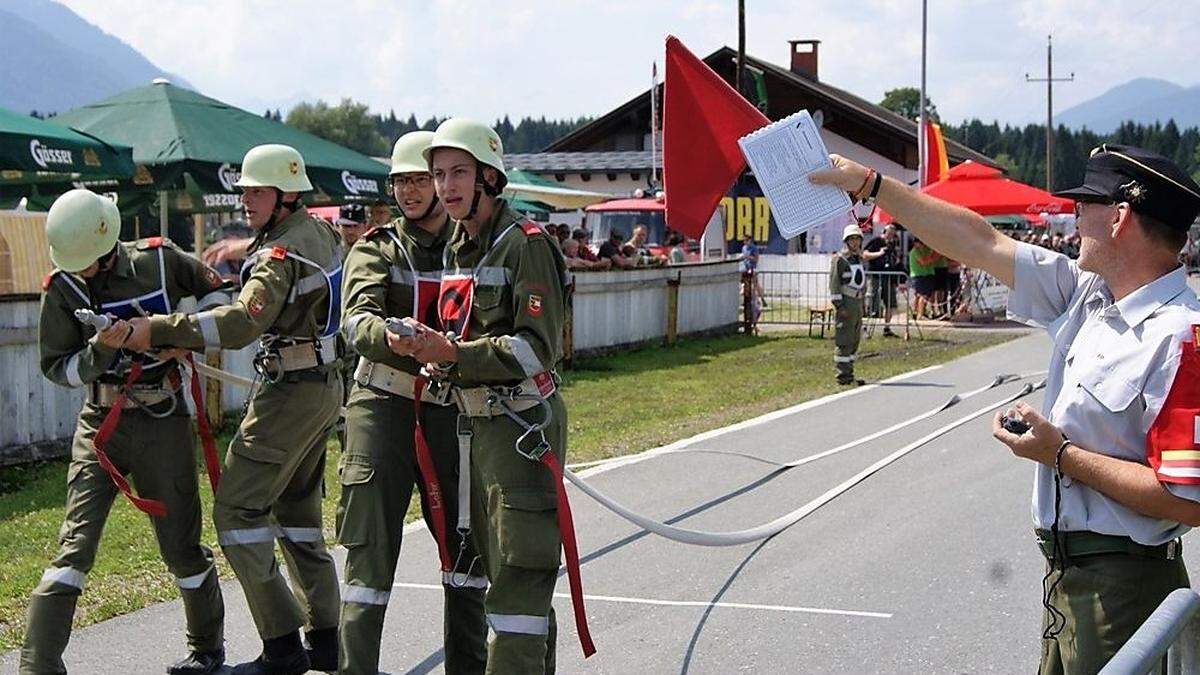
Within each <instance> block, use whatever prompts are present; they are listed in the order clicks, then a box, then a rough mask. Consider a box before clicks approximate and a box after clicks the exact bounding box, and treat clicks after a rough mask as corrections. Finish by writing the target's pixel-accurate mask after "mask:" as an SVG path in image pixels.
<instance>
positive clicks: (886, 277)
mask: <svg viewBox="0 0 1200 675" xmlns="http://www.w3.org/2000/svg"><path fill="white" fill-rule="evenodd" d="M755 278H756V283H758V284H759V285H760V286H761V290H762V296H763V299H764V300H765V305H764V307H763V308H762V313H761V315H760V316H759V319H758V323H759V324H760V325H771V324H775V325H797V326H805V325H807V326H808V327H809V332H810V333H813V334H817V333H820V334H821V335H824V334H825V331H830V332H832V329H833V324H834V315H833V305H832V303H831V302H830V300H829V273H828V272H816V271H773V270H759V271H758V272H756V273H755ZM886 284H894V285H895V290H896V307H895V308H894V309H893V311H892V327H893V330H897V331H899V330H901V329H903V330H904V334H905V335H906V336H907V335H908V331H909V329H910V327H911V326H914V325H915V323H913V322H912V321H911V317H910V315H911V312H910V307H912V304H913V292H912V288H911V287H910V286H909V284H908V275H907V274H905V273H903V272H868V273H867V285H866V288H865V289H864V291H865V293H866V295H865V298H864V300H865V303H864V310H865V314H864V317H863V322H864V324H865V326H866V329H867V333H868V334H869V335H873V334H874V331H875V330H876V328H879V327H881V326H882V325H883V314H884V312H883V309H884V308H883V293H884V288H885V285H886Z"/></svg>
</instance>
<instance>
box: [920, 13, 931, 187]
mask: <svg viewBox="0 0 1200 675" xmlns="http://www.w3.org/2000/svg"><path fill="white" fill-rule="evenodd" d="M928 19H929V2H928V0H921V101H920V105H921V109H920V117H919V120H920V121H919V122H918V124H917V187H925V164H926V163H927V162H928V161H929V148H928V147H927V144H926V143H925V124H926V122H927V120H926V119H925V39H926V36H927V35H928V25H929V21H928Z"/></svg>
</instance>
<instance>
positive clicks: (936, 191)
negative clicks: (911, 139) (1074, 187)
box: [876, 160, 1075, 223]
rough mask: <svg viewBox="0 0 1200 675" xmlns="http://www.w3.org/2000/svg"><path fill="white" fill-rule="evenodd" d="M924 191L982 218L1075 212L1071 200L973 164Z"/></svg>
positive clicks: (882, 218) (882, 216) (884, 219)
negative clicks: (969, 210)
mask: <svg viewBox="0 0 1200 675" xmlns="http://www.w3.org/2000/svg"><path fill="white" fill-rule="evenodd" d="M921 191H922V192H924V193H925V194H927V195H929V196H931V197H937V198H938V199H941V200H943V201H947V202H950V203H951V204H958V205H959V206H965V207H967V208H968V209H971V210H972V211H974V212H975V213H978V214H980V215H983V216H999V215H1015V214H1029V215H1037V214H1042V213H1051V214H1053V213H1070V212H1071V211H1072V210H1073V209H1074V208H1075V202H1073V201H1071V200H1070V199H1063V198H1062V197H1055V196H1054V195H1052V194H1050V193H1049V192H1046V191H1045V190H1039V189H1038V188H1035V187H1033V186H1032V185H1026V184H1024V183H1021V182H1019V181H1015V180H1013V179H1011V178H1006V177H1005V176H1004V173H1003V172H1002V171H1001V170H1000V169H996V168H993V167H990V166H985V165H983V164H978V163H976V162H973V161H971V160H967V161H965V162H963V163H962V164H959V165H958V166H955V167H954V168H952V169H950V173H949V174H948V175H947V176H946V178H944V179H942V180H940V181H938V182H936V183H930V184H929V185H926V186H925V187H924V188H923V189H922V190H921ZM876 220H877V221H878V222H881V223H890V222H892V218H891V216H890V215H888V214H886V213H883V212H882V211H881V212H879V213H878V214H877V218H876Z"/></svg>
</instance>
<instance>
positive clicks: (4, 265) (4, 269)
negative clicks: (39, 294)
mask: <svg viewBox="0 0 1200 675" xmlns="http://www.w3.org/2000/svg"><path fill="white" fill-rule="evenodd" d="M13 277H14V273H13V256H12V248H11V247H9V245H8V240H7V239H5V238H4V235H3V234H0V295H3V294H5V293H13V292H14V291H15V286H16V281H15V279H14V278H13Z"/></svg>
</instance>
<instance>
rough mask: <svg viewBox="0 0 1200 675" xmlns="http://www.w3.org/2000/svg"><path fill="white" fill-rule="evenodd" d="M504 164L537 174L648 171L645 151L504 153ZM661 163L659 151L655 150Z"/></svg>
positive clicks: (648, 159)
mask: <svg viewBox="0 0 1200 675" xmlns="http://www.w3.org/2000/svg"><path fill="white" fill-rule="evenodd" d="M504 163H505V164H507V165H508V166H511V167H512V168H514V169H520V170H522V171H536V172H539V173H582V172H594V173H604V172H625V171H649V170H650V168H651V166H650V151H649V150H625V151H616V152H529V153H513V154H509V155H505V156H504ZM658 166H662V151H661V150H660V151H659V153H658Z"/></svg>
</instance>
